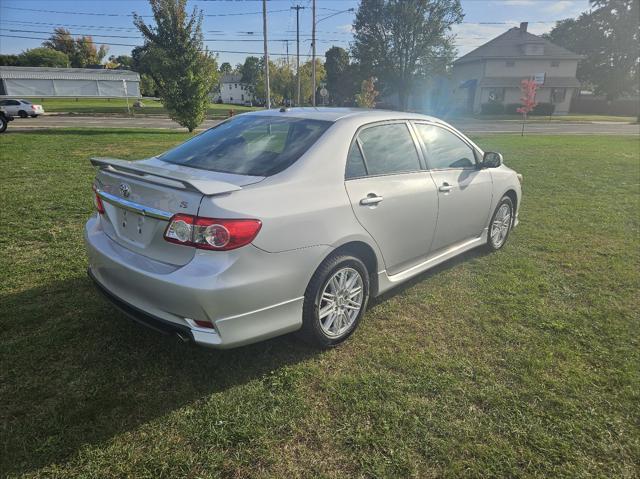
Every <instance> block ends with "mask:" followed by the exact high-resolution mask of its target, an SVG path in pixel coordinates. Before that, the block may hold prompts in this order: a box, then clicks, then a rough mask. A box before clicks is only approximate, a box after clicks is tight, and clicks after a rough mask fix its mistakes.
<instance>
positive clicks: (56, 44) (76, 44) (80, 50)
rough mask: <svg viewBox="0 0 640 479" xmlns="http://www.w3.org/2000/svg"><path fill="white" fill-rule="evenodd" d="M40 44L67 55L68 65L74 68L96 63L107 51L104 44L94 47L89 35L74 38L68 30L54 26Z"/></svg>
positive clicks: (100, 60)
mask: <svg viewBox="0 0 640 479" xmlns="http://www.w3.org/2000/svg"><path fill="white" fill-rule="evenodd" d="M42 46H43V47H46V48H51V49H53V50H57V51H59V52H62V53H64V54H65V55H67V57H68V58H69V63H70V65H71V66H72V67H74V68H82V67H86V66H89V65H98V64H100V63H102V60H103V59H104V57H105V56H106V55H107V52H108V51H109V47H107V46H106V45H100V46H99V47H96V45H95V43H94V42H93V38H92V37H91V36H88V35H82V36H80V37H77V38H74V37H73V36H72V35H71V33H70V32H69V30H67V29H66V28H63V27H56V28H54V30H53V34H52V35H51V37H49V39H48V40H46V41H44V42H43V43H42Z"/></svg>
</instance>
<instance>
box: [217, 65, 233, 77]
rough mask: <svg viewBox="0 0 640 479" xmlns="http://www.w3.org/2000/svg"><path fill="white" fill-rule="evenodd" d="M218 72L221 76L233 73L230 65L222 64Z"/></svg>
mask: <svg viewBox="0 0 640 479" xmlns="http://www.w3.org/2000/svg"><path fill="white" fill-rule="evenodd" d="M219 71H220V74H221V75H228V74H230V73H231V72H233V67H232V66H231V63H229V62H224V63H223V64H222V65H220V70H219Z"/></svg>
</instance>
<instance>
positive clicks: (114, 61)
mask: <svg viewBox="0 0 640 479" xmlns="http://www.w3.org/2000/svg"><path fill="white" fill-rule="evenodd" d="M107 66H108V68H114V69H121V70H133V58H132V57H130V56H129V55H118V56H115V55H111V56H110V57H109V62H108V63H107Z"/></svg>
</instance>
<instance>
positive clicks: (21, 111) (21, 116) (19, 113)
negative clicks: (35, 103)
mask: <svg viewBox="0 0 640 479" xmlns="http://www.w3.org/2000/svg"><path fill="white" fill-rule="evenodd" d="M18 116H19V117H20V118H27V117H28V116H29V115H27V112H26V111H24V110H20V111H19V112H18Z"/></svg>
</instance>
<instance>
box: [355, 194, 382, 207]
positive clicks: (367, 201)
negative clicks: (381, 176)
mask: <svg viewBox="0 0 640 479" xmlns="http://www.w3.org/2000/svg"><path fill="white" fill-rule="evenodd" d="M382 200H383V198H382V196H378V195H376V194H374V193H369V194H368V195H367V197H366V198H362V199H361V200H360V204H361V205H362V206H373V205H377V204H378V203H380V202H381V201H382Z"/></svg>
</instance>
